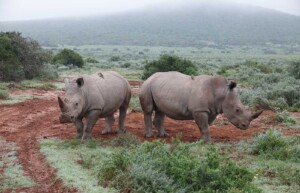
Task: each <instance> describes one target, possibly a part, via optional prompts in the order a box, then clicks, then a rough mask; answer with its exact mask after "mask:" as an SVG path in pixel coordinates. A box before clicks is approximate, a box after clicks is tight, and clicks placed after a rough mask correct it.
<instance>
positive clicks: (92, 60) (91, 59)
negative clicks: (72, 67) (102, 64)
mask: <svg viewBox="0 0 300 193" xmlns="http://www.w3.org/2000/svg"><path fill="white" fill-rule="evenodd" d="M85 62H86V63H99V61H98V60H96V59H95V58H91V57H88V58H86V59H85Z"/></svg>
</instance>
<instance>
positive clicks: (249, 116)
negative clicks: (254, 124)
mask: <svg viewBox="0 0 300 193" xmlns="http://www.w3.org/2000/svg"><path fill="white" fill-rule="evenodd" d="M235 87H236V83H235V82H234V81H232V80H230V81H229V84H228V90H227V91H226V92H227V94H226V96H225V99H224V101H223V104H222V110H223V113H224V115H225V117H227V119H228V120H229V121H230V122H231V123H232V124H233V125H234V126H236V127H237V128H239V129H244V130H245V129H247V128H248V127H249V125H250V122H251V121H252V120H253V119H256V118H257V117H258V116H259V115H260V114H261V113H262V112H263V111H257V112H255V113H251V112H250V111H248V110H246V109H245V107H244V105H243V104H242V103H241V101H240V98H239V95H238V92H237V90H236V88H235Z"/></svg>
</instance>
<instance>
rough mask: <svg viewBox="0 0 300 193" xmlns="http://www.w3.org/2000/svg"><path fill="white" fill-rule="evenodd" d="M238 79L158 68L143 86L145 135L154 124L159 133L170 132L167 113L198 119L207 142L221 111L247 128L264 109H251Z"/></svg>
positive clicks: (141, 101) (234, 122)
mask: <svg viewBox="0 0 300 193" xmlns="http://www.w3.org/2000/svg"><path fill="white" fill-rule="evenodd" d="M236 85H237V84H236V82H235V81H233V80H227V79H225V78H224V77H222V76H208V75H200V76H188V75H185V74H182V73H179V72H175V71H172V72H157V73H155V74H153V75H152V76H150V77H149V78H148V79H147V80H146V81H145V82H144V83H143V84H142V86H141V88H140V92H139V100H140V104H141V107H142V110H143V113H144V123H145V127H146V132H145V137H152V136H153V133H152V113H153V111H155V115H154V120H153V125H154V126H155V127H156V129H157V130H158V136H159V137H166V136H168V134H167V133H166V131H165V130H164V128H163V122H164V118H165V116H168V117H170V118H172V119H175V120H195V122H196V124H197V126H198V128H199V130H200V132H201V134H202V139H203V140H204V142H206V143H207V142H210V141H211V137H210V132H209V125H210V124H211V123H212V122H213V121H214V120H215V118H216V116H217V115H218V114H224V116H225V117H227V119H228V120H229V121H230V122H231V123H232V124H233V125H235V126H236V127H237V128H239V129H243V130H245V129H247V128H248V127H249V124H250V122H251V121H252V120H253V119H256V118H257V117H258V116H259V115H260V114H261V113H262V111H257V112H255V113H251V112H250V111H248V110H246V109H245V107H244V106H243V104H242V103H241V101H240V98H239V95H238V91H237V89H236Z"/></svg>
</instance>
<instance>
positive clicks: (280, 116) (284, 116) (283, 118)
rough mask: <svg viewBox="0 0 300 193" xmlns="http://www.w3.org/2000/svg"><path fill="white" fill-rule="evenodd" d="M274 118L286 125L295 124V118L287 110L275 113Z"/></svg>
mask: <svg viewBox="0 0 300 193" xmlns="http://www.w3.org/2000/svg"><path fill="white" fill-rule="evenodd" d="M276 119H277V121H278V122H279V123H283V124H285V125H287V126H291V125H295V124H296V123H297V121H296V119H295V118H293V117H291V115H290V114H289V113H288V112H287V111H283V112H280V113H277V115H276Z"/></svg>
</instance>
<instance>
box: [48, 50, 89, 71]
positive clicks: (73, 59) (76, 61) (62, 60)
mask: <svg viewBox="0 0 300 193" xmlns="http://www.w3.org/2000/svg"><path fill="white" fill-rule="evenodd" d="M53 62H54V63H55V64H63V65H74V66H77V67H80V68H81V67H82V66H83V64H84V61H83V59H82V57H81V55H80V54H78V53H77V52H75V51H73V50H70V49H67V48H65V49H63V50H62V51H60V52H59V53H57V54H56V55H55V56H54V57H53Z"/></svg>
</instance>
